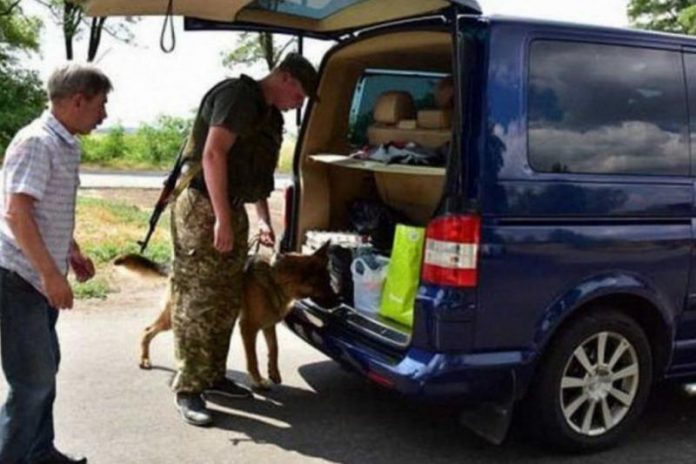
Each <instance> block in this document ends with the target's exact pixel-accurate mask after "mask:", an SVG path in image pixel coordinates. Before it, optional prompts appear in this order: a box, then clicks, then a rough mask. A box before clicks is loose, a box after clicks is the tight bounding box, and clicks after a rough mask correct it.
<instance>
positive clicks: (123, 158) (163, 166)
mask: <svg viewBox="0 0 696 464" xmlns="http://www.w3.org/2000/svg"><path fill="white" fill-rule="evenodd" d="M99 135H100V134H97V135H95V136H94V137H98V136H99ZM294 154H295V140H294V139H292V138H289V139H288V140H286V141H285V142H284V143H283V146H282V147H281V148H280V157H279V159H278V168H277V169H276V172H278V173H281V174H289V173H291V172H292V157H293V156H294ZM173 164H174V162H173V161H172V162H167V163H162V162H159V163H157V162H154V161H148V160H144V159H139V158H134V157H132V156H130V155H129V154H128V153H124V154H123V155H118V156H115V157H114V158H111V159H108V160H101V161H90V160H85V161H84V162H83V163H82V169H93V170H99V169H109V170H115V171H167V170H169V169H171V167H172V165H173Z"/></svg>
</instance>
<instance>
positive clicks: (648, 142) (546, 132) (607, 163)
mask: <svg viewBox="0 0 696 464" xmlns="http://www.w3.org/2000/svg"><path fill="white" fill-rule="evenodd" d="M529 147H530V161H531V164H532V166H533V167H534V168H535V169H537V170H541V171H552V170H558V169H559V168H567V169H568V171H569V172H586V173H589V172H602V173H645V174H687V173H688V172H689V157H688V148H687V145H686V142H685V140H684V138H683V137H682V136H681V134H679V133H674V132H668V131H665V130H663V129H661V128H660V127H658V126H657V125H655V124H652V123H647V122H643V121H627V122H623V123H621V124H619V125H615V126H603V127H600V128H598V129H594V130H590V131H584V132H580V131H575V130H572V129H559V128H536V129H535V128H531V129H530V131H529Z"/></svg>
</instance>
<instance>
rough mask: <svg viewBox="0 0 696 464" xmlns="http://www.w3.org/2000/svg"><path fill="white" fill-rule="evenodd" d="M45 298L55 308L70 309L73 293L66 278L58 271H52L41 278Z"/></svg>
mask: <svg viewBox="0 0 696 464" xmlns="http://www.w3.org/2000/svg"><path fill="white" fill-rule="evenodd" d="M41 280H42V283H43V287H44V291H45V292H46V299H48V303H49V304H50V305H51V306H52V307H54V308H56V309H71V308H72V306H73V293H72V289H71V288H70V284H69V283H68V279H66V278H65V276H64V275H63V274H60V273H59V272H53V273H51V274H48V275H46V276H42V278H41Z"/></svg>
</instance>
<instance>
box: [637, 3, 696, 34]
mask: <svg viewBox="0 0 696 464" xmlns="http://www.w3.org/2000/svg"><path fill="white" fill-rule="evenodd" d="M628 17H629V18H630V20H631V22H632V23H633V24H634V25H636V26H638V27H641V28H644V29H653V30H657V31H665V32H675V33H681V34H696V4H694V1H693V0H630V2H629V4H628Z"/></svg>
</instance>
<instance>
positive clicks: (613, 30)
mask: <svg viewBox="0 0 696 464" xmlns="http://www.w3.org/2000/svg"><path fill="white" fill-rule="evenodd" d="M478 19H479V20H481V21H486V22H489V23H490V24H491V25H492V26H494V25H498V24H499V25H516V26H530V27H535V26H544V27H545V28H557V29H558V30H559V31H561V30H562V31H567V32H574V33H582V32H591V33H593V34H597V33H600V34H602V33H606V34H608V35H612V36H615V37H619V36H621V37H623V38H631V39H636V40H649V41H653V42H662V43H671V44H675V45H684V46H688V47H696V37H694V36H689V35H684V34H675V33H668V32H659V31H650V30H645V29H635V28H630V27H617V26H600V25H593V24H583V23H573V22H569V21H557V20H547V19H537V18H526V17H519V16H510V15H497V14H493V15H486V16H482V17H478Z"/></svg>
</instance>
